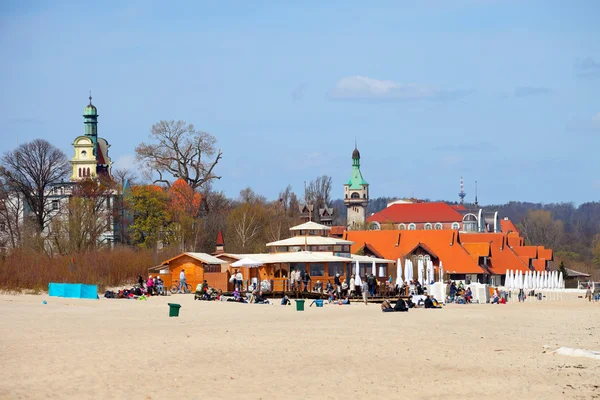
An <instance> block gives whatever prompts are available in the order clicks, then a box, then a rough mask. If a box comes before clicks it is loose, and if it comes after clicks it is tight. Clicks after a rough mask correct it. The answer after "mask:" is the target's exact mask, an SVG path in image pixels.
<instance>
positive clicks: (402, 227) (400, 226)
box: [398, 224, 406, 231]
mask: <svg viewBox="0 0 600 400" xmlns="http://www.w3.org/2000/svg"><path fill="white" fill-rule="evenodd" d="M398 229H399V230H401V231H403V230H406V225H405V224H398Z"/></svg>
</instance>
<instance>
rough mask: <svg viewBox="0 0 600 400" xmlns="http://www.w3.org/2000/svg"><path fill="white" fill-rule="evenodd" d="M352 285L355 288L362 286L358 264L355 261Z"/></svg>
mask: <svg viewBox="0 0 600 400" xmlns="http://www.w3.org/2000/svg"><path fill="white" fill-rule="evenodd" d="M354 284H355V285H356V286H359V287H360V286H362V280H361V279H360V264H359V263H358V260H356V273H355V274H354Z"/></svg>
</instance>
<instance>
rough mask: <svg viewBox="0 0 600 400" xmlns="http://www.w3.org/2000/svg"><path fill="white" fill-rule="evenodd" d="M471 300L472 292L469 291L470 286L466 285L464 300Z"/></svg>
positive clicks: (468, 301)
mask: <svg viewBox="0 0 600 400" xmlns="http://www.w3.org/2000/svg"><path fill="white" fill-rule="evenodd" d="M471 300H473V292H471V288H470V287H468V288H467V290H466V291H465V302H467V303H470V302H471Z"/></svg>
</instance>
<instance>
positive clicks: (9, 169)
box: [0, 139, 71, 233]
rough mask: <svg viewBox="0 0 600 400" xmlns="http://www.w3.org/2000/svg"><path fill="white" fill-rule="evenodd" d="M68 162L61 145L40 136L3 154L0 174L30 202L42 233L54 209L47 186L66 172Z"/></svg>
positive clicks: (49, 187) (38, 228)
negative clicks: (56, 145) (55, 144)
mask: <svg viewBox="0 0 600 400" xmlns="http://www.w3.org/2000/svg"><path fill="white" fill-rule="evenodd" d="M70 172H71V165H70V164H69V160H67V156H66V155H65V153H63V152H62V151H61V150H60V149H58V148H56V147H54V146H53V145H52V144H50V143H49V142H47V141H45V140H43V139H35V140H34V141H32V142H28V143H23V144H21V145H20V146H19V147H17V149H15V150H13V151H8V152H6V153H4V155H3V156H2V162H1V165H0V176H2V178H3V180H4V181H5V182H6V184H7V185H8V188H9V190H12V191H13V192H15V193H19V194H20V195H21V196H22V197H23V200H24V201H25V203H27V205H28V206H29V208H30V210H31V212H32V214H33V216H34V218H35V222H36V226H37V230H38V232H39V233H41V232H42V231H43V230H44V228H45V227H46V226H47V225H48V222H49V221H50V218H51V216H52V213H53V210H52V208H51V207H50V197H49V194H50V189H51V188H52V187H53V185H56V184H59V183H61V182H63V181H64V179H66V178H67V177H68V176H69V173H70Z"/></svg>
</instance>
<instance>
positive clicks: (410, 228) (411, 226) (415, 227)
mask: <svg viewBox="0 0 600 400" xmlns="http://www.w3.org/2000/svg"><path fill="white" fill-rule="evenodd" d="M416 229H417V226H416V225H415V224H413V223H410V224H408V230H409V231H414V230H416Z"/></svg>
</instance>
